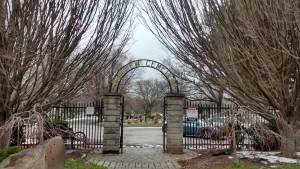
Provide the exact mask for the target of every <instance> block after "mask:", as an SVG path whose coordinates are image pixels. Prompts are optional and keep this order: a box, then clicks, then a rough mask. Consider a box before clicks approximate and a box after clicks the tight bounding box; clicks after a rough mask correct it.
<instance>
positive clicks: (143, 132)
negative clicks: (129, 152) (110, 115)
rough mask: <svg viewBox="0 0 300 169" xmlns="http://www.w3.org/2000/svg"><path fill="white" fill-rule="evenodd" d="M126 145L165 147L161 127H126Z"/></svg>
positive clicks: (124, 141)
mask: <svg viewBox="0 0 300 169" xmlns="http://www.w3.org/2000/svg"><path fill="white" fill-rule="evenodd" d="M123 143H124V145H127V146H131V145H163V132H162V131H161V127H124V140H123Z"/></svg>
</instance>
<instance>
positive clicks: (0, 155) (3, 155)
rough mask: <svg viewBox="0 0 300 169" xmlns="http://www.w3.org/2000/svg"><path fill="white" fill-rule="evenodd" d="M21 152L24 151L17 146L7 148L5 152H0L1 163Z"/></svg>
mask: <svg viewBox="0 0 300 169" xmlns="http://www.w3.org/2000/svg"><path fill="white" fill-rule="evenodd" d="M21 150H22V149H21V147H17V146H12V147H8V148H5V149H3V150H0V163H1V162H2V161H3V160H4V159H6V158H7V157H9V156H10V155H12V154H15V153H18V152H20V151H21Z"/></svg>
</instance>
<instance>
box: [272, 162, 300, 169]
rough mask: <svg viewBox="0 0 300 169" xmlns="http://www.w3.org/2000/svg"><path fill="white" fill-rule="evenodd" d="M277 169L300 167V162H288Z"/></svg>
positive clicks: (299, 168)
mask: <svg viewBox="0 0 300 169" xmlns="http://www.w3.org/2000/svg"><path fill="white" fill-rule="evenodd" d="M276 169H300V164H299V163H297V164H286V165H280V166H278V167H277V168H276Z"/></svg>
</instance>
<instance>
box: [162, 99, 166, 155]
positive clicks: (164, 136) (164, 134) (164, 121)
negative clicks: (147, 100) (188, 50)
mask: <svg viewBox="0 0 300 169" xmlns="http://www.w3.org/2000/svg"><path fill="white" fill-rule="evenodd" d="M163 106H164V108H163V121H162V124H163V128H162V131H163V149H164V153H165V152H166V133H167V121H166V112H167V109H166V107H167V101H166V97H164V105H163Z"/></svg>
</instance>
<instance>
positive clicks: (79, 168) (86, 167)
mask: <svg viewBox="0 0 300 169" xmlns="http://www.w3.org/2000/svg"><path fill="white" fill-rule="evenodd" d="M65 169H107V167H103V166H98V165H96V164H93V163H85V162H84V161H82V160H74V159H67V160H66V161H65Z"/></svg>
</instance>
